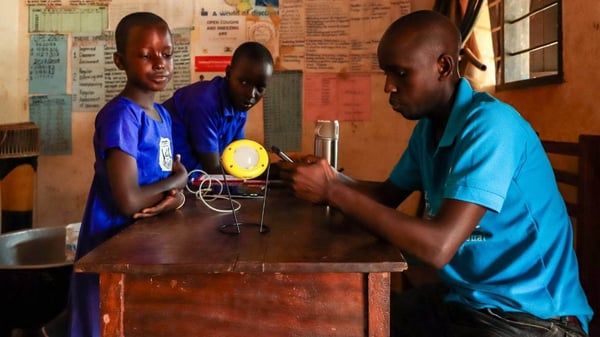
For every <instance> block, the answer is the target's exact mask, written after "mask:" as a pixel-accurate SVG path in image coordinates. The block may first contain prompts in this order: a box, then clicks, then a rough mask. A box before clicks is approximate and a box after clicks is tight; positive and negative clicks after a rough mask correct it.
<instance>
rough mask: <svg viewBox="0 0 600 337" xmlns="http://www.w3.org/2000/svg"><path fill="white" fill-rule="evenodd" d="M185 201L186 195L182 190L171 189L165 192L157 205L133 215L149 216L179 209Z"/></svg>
mask: <svg viewBox="0 0 600 337" xmlns="http://www.w3.org/2000/svg"><path fill="white" fill-rule="evenodd" d="M184 203H185V195H184V194H183V192H182V191H180V190H175V189H172V190H169V191H167V192H166V193H165V197H164V198H163V199H162V200H161V201H160V202H159V203H158V204H156V205H154V206H152V207H148V208H144V209H142V210H141V211H140V212H138V213H135V214H134V215H133V218H134V219H143V218H149V217H152V216H155V215H158V214H160V213H163V212H166V211H170V210H174V209H179V208H181V207H183V204H184Z"/></svg>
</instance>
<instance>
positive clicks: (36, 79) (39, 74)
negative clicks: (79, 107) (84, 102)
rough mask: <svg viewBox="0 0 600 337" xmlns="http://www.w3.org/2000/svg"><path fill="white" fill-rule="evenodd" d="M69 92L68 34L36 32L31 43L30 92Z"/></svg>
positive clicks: (31, 38)
mask: <svg viewBox="0 0 600 337" xmlns="http://www.w3.org/2000/svg"><path fill="white" fill-rule="evenodd" d="M66 92H67V36H66V35H56V34H52V35H50V34H34V35H31V37H30V44H29V93H30V94H64V93H66Z"/></svg>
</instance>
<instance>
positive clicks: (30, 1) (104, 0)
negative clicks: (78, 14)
mask: <svg viewBox="0 0 600 337" xmlns="http://www.w3.org/2000/svg"><path fill="white" fill-rule="evenodd" d="M111 2H112V0H26V1H25V4H26V5H27V6H46V7H53V8H57V7H60V6H63V7H64V6H69V7H73V6H94V5H96V6H107V5H109V4H110V3H111Z"/></svg>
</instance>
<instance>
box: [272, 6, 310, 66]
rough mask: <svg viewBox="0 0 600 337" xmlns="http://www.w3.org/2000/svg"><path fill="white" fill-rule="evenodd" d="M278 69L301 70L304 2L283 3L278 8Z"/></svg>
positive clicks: (303, 48)
mask: <svg viewBox="0 0 600 337" xmlns="http://www.w3.org/2000/svg"><path fill="white" fill-rule="evenodd" d="M279 14H280V18H281V21H280V25H279V60H278V63H277V65H276V66H277V68H278V69H283V70H303V69H304V54H305V46H306V43H305V42H306V40H305V36H306V12H305V11H304V0H297V1H284V2H282V3H281V7H280V8H279Z"/></svg>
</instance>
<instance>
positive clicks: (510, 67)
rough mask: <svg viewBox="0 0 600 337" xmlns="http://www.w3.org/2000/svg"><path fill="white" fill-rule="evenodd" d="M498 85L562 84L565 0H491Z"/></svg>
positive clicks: (516, 86) (504, 87) (505, 86)
mask: <svg viewBox="0 0 600 337" xmlns="http://www.w3.org/2000/svg"><path fill="white" fill-rule="evenodd" d="M488 8H489V12H490V26H491V32H492V41H493V46H494V56H495V65H496V88H497V89H499V90H502V89H511V88H522V87H529V86H535V85H544V84H551V83H560V82H562V81H563V69H562V28H561V27H562V25H561V21H562V20H561V0H490V1H489V2H488Z"/></svg>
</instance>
